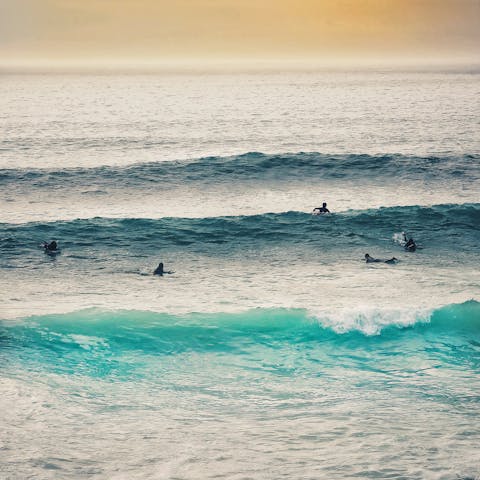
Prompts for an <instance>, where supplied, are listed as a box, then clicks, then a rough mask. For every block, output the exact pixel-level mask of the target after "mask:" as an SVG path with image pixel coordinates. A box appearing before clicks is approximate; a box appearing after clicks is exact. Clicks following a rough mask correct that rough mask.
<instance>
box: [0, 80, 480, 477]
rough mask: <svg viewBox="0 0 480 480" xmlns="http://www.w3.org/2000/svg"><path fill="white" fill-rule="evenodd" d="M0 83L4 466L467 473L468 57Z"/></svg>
mask: <svg viewBox="0 0 480 480" xmlns="http://www.w3.org/2000/svg"><path fill="white" fill-rule="evenodd" d="M0 84H1V85H2V87H3V91H4V92H5V95H3V96H2V98H0V102H1V105H2V107H3V111H4V112H5V115H4V116H0V127H2V128H3V130H4V132H5V135H4V137H3V138H2V139H0V254H1V255H0V291H1V292H2V295H1V304H0V309H1V311H0V428H1V430H2V435H1V436H0V465H1V467H0V472H1V473H0V477H2V478H7V479H24V478H35V479H37V478H38V479H57V478H61V479H64V478H65V479H67V478H75V479H77V478H94V479H147V478H148V479H172V480H173V479H182V480H183V479H202V480H203V479H207V478H212V479H213V478H215V479H219V478H224V479H238V480H240V479H278V478H288V479H347V478H351V479H353V478H357V479H358V478H382V479H384V478H394V479H442V480H447V479H448V480H450V479H464V480H466V479H473V478H479V476H480V468H479V465H480V453H479V449H478V445H479V443H480V427H479V425H480V422H479V421H478V419H479V414H480V381H479V374H480V304H479V303H478V302H479V300H480V269H479V268H478V267H479V265H480V246H479V245H480V195H479V188H478V186H479V180H480V163H479V159H480V157H479V152H480V143H479V137H478V112H479V111H480V110H479V108H477V107H478V106H479V105H478V99H479V98H480V95H479V93H480V91H479V84H478V75H476V74H461V73H444V74H442V73H424V74H413V73H412V74H400V73H395V72H389V73H385V72H383V73H375V72H370V73H355V74H345V73H338V74H334V73H328V74H310V75H303V74H299V75H296V76H295V75H270V76H269V75H251V76H248V75H240V76H230V75H211V76H209V75H206V76H190V75H185V76H179V77H168V78H167V77H162V76H155V75H152V76H109V75H106V76H98V77H95V76H75V75H71V76H48V75H46V76H29V75H26V76H21V77H16V76H5V77H2V78H1V79H0ZM324 201H326V202H328V207H329V208H330V209H331V211H332V213H331V214H330V215H326V216H313V215H312V214H311V212H312V209H313V208H314V207H318V206H320V205H321V204H322V202H324ZM402 232H407V234H408V236H413V237H414V238H415V240H416V242H417V244H418V246H419V248H418V249H417V251H416V252H414V253H412V252H406V251H405V250H404V248H403V246H402V242H401V239H402ZM54 239H55V240H57V241H58V242H59V245H60V248H61V251H60V253H59V254H57V255H46V254H45V253H44V251H43V249H42V248H41V243H42V242H43V241H50V240H54ZM365 253H369V254H371V255H372V256H373V257H376V258H381V259H388V258H391V257H393V256H395V257H396V258H397V259H398V262H397V263H396V264H395V265H388V264H385V263H376V264H366V263H365V262H364V255H365ZM160 261H161V262H164V264H165V269H166V270H173V271H174V272H175V273H173V274H171V275H165V276H163V277H157V276H153V275H152V272H153V270H154V268H155V267H156V266H157V265H158V263H159V262H160Z"/></svg>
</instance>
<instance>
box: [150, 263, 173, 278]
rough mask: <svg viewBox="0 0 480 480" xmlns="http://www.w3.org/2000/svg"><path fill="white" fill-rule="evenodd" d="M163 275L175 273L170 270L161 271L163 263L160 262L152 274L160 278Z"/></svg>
mask: <svg viewBox="0 0 480 480" xmlns="http://www.w3.org/2000/svg"><path fill="white" fill-rule="evenodd" d="M165 273H168V274H172V273H175V272H172V271H171V270H168V271H165V270H164V269H163V263H162V262H160V263H159V264H158V267H157V268H156V269H155V270H154V272H153V274H154V275H160V276H161V277H163V275H164V274H165Z"/></svg>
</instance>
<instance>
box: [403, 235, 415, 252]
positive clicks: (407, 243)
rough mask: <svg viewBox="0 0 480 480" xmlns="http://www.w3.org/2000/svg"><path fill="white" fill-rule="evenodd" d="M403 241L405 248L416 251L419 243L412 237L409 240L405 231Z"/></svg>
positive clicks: (408, 250)
mask: <svg viewBox="0 0 480 480" xmlns="http://www.w3.org/2000/svg"><path fill="white" fill-rule="evenodd" d="M403 241H404V244H403V248H404V249H405V250H406V251H407V252H414V251H415V250H416V249H417V244H416V243H415V240H414V239H413V238H412V237H410V238H409V239H408V240H407V234H406V233H405V232H403Z"/></svg>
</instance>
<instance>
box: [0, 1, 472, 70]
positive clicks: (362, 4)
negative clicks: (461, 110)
mask: <svg viewBox="0 0 480 480" xmlns="http://www.w3.org/2000/svg"><path fill="white" fill-rule="evenodd" d="M479 24H480V0H171V1H168V2H167V1H165V0H0V62H20V63H21V62H24V61H25V62H28V61H38V62H41V61H44V60H58V61H70V62H75V61H80V62H88V61H92V62H94V61H105V60H108V61H130V60H132V59H136V60H137V61H139V62H142V61H152V62H156V61H158V62H161V61H170V60H174V61H181V60H182V59H184V60H198V61H201V60H202V59H204V60H209V59H210V60H212V59H228V60H235V59H241V60H245V59H247V60H248V59H256V58H257V59H258V58H262V59H265V58H266V59H280V60H281V59H306V60H308V59H312V60H316V61H320V62H321V61H322V60H327V61H331V60H337V59H340V60H341V59H342V58H348V59H352V58H357V59H369V58H384V59H387V60H388V59H390V60H394V59H396V58H413V59H425V60H428V59H429V58H430V59H445V60H451V61H458V60H462V59H470V60H471V59H474V60H475V59H477V60H478V59H479V46H480V34H479V31H480V28H479V27H478V25H479Z"/></svg>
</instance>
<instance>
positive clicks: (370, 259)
mask: <svg viewBox="0 0 480 480" xmlns="http://www.w3.org/2000/svg"><path fill="white" fill-rule="evenodd" d="M365 262H366V263H389V264H392V263H396V262H398V259H397V258H395V257H392V258H390V259H388V260H383V259H380V258H373V257H371V256H370V255H369V254H368V253H366V254H365Z"/></svg>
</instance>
